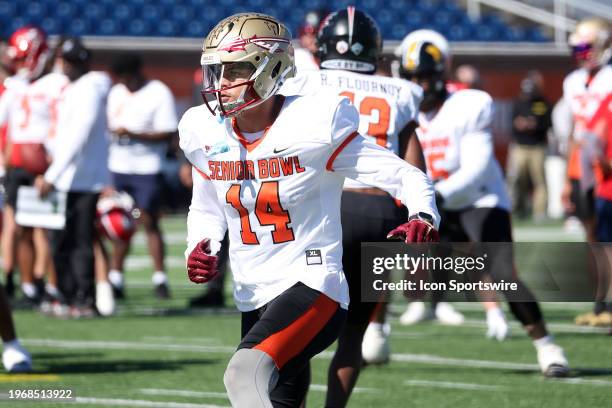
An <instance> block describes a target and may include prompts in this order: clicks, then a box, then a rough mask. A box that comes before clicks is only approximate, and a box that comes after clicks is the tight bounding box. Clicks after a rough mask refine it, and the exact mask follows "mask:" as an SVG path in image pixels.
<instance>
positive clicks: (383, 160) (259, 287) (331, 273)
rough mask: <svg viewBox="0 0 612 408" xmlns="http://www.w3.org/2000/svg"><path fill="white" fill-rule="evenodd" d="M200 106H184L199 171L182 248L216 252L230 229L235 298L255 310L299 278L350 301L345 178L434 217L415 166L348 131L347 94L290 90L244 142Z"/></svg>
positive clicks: (184, 125) (189, 151)
mask: <svg viewBox="0 0 612 408" xmlns="http://www.w3.org/2000/svg"><path fill="white" fill-rule="evenodd" d="M232 123H233V122H232V121H231V120H229V119H226V120H221V121H218V120H217V119H216V118H213V117H212V116H211V115H210V113H209V112H208V110H207V109H206V107H204V106H203V105H202V106H199V107H195V108H192V109H190V110H189V111H187V112H186V113H185V115H184V116H183V118H182V119H181V122H180V124H179V135H180V145H181V148H182V149H183V151H184V152H185V155H186V157H187V158H188V159H189V161H190V162H191V163H192V164H193V165H194V167H195V168H197V169H198V170H199V173H200V175H198V174H195V177H194V189H193V198H192V204H191V207H190V210H189V215H188V222H187V224H188V236H187V239H188V249H187V252H186V255H188V254H189V253H190V251H191V249H192V248H194V247H195V245H196V244H197V243H198V242H199V241H200V240H202V239H204V238H210V239H212V240H213V242H214V243H215V247H214V251H216V250H218V247H219V244H218V242H220V241H221V240H222V239H223V236H224V233H225V231H226V230H228V231H229V239H230V260H231V265H232V273H233V275H234V283H235V285H234V297H235V301H236V304H237V306H238V308H239V309H240V310H241V311H248V310H254V309H256V308H259V307H261V306H263V305H265V304H266V303H268V302H269V301H271V300H272V299H274V298H275V297H276V296H278V295H280V294H281V293H282V292H284V291H285V290H286V289H288V288H290V287H291V286H293V285H294V284H295V283H297V282H302V283H304V284H305V285H307V286H309V287H311V288H313V289H316V290H318V291H321V292H323V293H325V294H326V295H327V296H329V297H330V298H332V299H334V300H335V301H337V302H338V303H340V304H341V305H342V307H343V308H346V307H347V306H348V302H349V299H348V286H347V284H346V279H345V277H344V273H343V272H342V227H341V224H340V197H341V192H342V185H343V182H344V178H345V177H350V178H354V179H357V180H359V181H360V182H363V183H366V184H369V185H372V186H375V187H378V188H381V189H383V190H386V191H387V192H389V194H391V195H392V196H394V197H397V198H400V199H401V200H402V202H404V204H406V206H407V207H408V210H409V212H410V214H414V213H416V212H419V211H424V212H427V213H430V214H433V216H434V219H435V220H436V223H438V222H439V221H438V220H439V216H438V214H437V211H436V209H435V197H434V191H433V187H432V185H431V182H430V181H429V179H428V178H427V176H426V175H425V174H424V173H423V172H421V171H420V170H418V169H417V168H415V167H413V166H411V165H409V164H408V163H406V162H405V161H404V160H401V159H400V158H398V157H397V156H395V155H393V154H392V153H391V152H389V151H388V150H387V149H385V148H382V147H380V146H377V145H376V144H373V143H371V142H368V141H367V140H365V139H364V138H363V137H361V136H359V134H358V133H357V132H356V130H357V127H358V124H359V116H358V113H357V111H356V110H355V108H354V107H353V106H352V105H351V104H350V103H349V101H348V100H347V99H346V98H339V97H337V96H334V94H326V93H320V94H318V95H308V96H288V97H286V98H285V100H284V104H283V107H282V110H281V112H280V114H279V116H278V117H277V119H276V121H275V122H274V124H273V125H272V126H271V127H270V128H269V129H268V130H267V132H266V133H265V134H264V136H263V137H261V138H260V139H257V140H256V141H254V142H248V139H246V138H245V137H244V136H242V135H241V133H240V131H239V130H238V129H236V128H235V127H234V126H233V124H232Z"/></svg>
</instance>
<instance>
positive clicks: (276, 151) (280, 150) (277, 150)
mask: <svg viewBox="0 0 612 408" xmlns="http://www.w3.org/2000/svg"><path fill="white" fill-rule="evenodd" d="M287 149H289V148H288V147H285V148H284V149H277V148H276V147H275V148H274V153H275V154H278V153H281V152H284V151H285V150H287Z"/></svg>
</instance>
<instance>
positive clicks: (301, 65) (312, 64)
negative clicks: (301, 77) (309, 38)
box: [293, 47, 319, 74]
mask: <svg viewBox="0 0 612 408" xmlns="http://www.w3.org/2000/svg"><path fill="white" fill-rule="evenodd" d="M293 61H294V62H295V69H296V70H297V72H298V74H302V73H305V72H308V71H318V70H319V64H317V61H316V60H315V57H314V56H313V55H312V53H311V52H310V51H308V50H307V49H306V48H301V47H296V48H295V49H294V53H293Z"/></svg>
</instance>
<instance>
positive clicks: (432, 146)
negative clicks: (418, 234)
mask: <svg viewBox="0 0 612 408" xmlns="http://www.w3.org/2000/svg"><path fill="white" fill-rule="evenodd" d="M492 119H493V101H492V99H491V97H490V96H489V94H487V93H485V92H482V91H477V90H472V89H466V90H461V91H457V92H455V93H453V94H452V95H450V96H449V97H448V98H447V99H446V101H445V102H444V104H443V105H442V107H441V108H440V109H439V110H438V111H437V112H430V113H427V114H426V113H424V112H421V113H420V114H419V128H418V129H417V135H418V137H419V141H420V142H421V146H422V148H423V154H424V155H425V161H426V163H427V172H428V173H429V176H430V177H431V179H432V180H433V181H434V183H435V186H436V191H438V192H439V193H440V194H441V195H442V197H443V198H444V207H445V209H448V210H462V209H465V208H468V207H484V208H493V207H500V208H503V209H506V210H510V200H509V197H508V193H507V192H506V187H505V183H504V178H503V174H502V171H501V168H500V166H499V163H498V162H497V159H496V158H495V153H494V148H493V136H492V134H491V122H492Z"/></svg>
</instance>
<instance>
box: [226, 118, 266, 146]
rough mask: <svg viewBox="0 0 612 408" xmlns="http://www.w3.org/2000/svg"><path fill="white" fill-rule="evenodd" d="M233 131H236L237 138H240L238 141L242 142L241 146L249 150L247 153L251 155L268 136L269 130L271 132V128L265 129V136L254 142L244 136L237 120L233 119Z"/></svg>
mask: <svg viewBox="0 0 612 408" xmlns="http://www.w3.org/2000/svg"><path fill="white" fill-rule="evenodd" d="M232 129H234V133H236V136H238V141H239V142H240V144H241V145H242V146H244V148H245V149H247V151H248V152H249V153H250V152H252V151H253V150H254V149H255V148H256V147H257V146H259V144H260V143H261V142H262V141H263V140H264V138H265V137H266V135H267V134H268V130H270V126H268V127H267V128H265V129H264V132H263V135H262V136H261V137H260V138H259V139H257V140H253V141H252V142H250V141H249V140H248V139H247V138H246V137H244V135H243V134H242V132H241V131H240V129H239V128H238V123H237V121H236V118H232Z"/></svg>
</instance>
